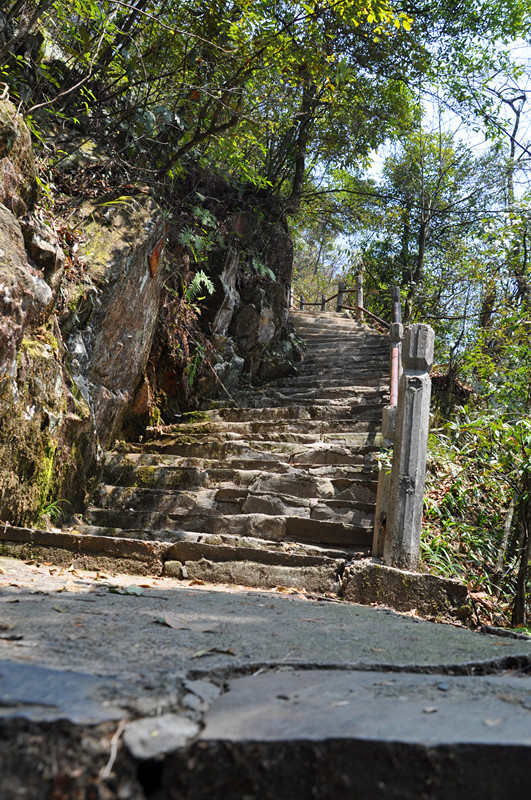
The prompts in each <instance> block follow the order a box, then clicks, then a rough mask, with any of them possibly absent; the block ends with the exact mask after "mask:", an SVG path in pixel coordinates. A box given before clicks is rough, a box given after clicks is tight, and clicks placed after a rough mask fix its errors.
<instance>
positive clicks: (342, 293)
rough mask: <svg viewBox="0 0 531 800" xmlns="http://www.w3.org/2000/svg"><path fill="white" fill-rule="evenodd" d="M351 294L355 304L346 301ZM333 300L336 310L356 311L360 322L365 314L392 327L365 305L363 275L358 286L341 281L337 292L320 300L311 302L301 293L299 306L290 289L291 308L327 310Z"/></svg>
mask: <svg viewBox="0 0 531 800" xmlns="http://www.w3.org/2000/svg"><path fill="white" fill-rule="evenodd" d="M349 295H354V297H355V301H354V303H355V304H354V305H353V306H352V305H349V304H348V303H346V302H345V297H348V296H349ZM398 298H400V290H398ZM332 300H336V301H337V302H336V309H335V310H336V311H339V312H341V311H354V313H355V314H356V319H357V320H358V322H363V319H364V317H365V316H367V317H369V319H371V320H373V321H374V322H376V323H377V324H378V325H380V326H381V327H382V328H385V329H389V328H390V327H391V323H390V322H387V321H386V320H385V319H382V318H381V317H379V316H378V315H377V314H374V313H373V312H372V311H369V309H368V308H365V306H364V305H363V277H362V276H361V275H358V276H357V278H356V286H354V287H352V286H351V287H349V286H347V284H346V283H345V281H339V283H338V286H337V292H336V293H335V294H332V295H330V297H325V296H324V295H321V299H320V300H319V302H310V301H309V300H305V299H304V295H303V294H301V295H300V296H299V299H298V306H295V305H294V303H293V296H292V293H291V290H290V307H291V308H299V309H300V310H301V311H304V309H305V308H307V307H312V308H313V307H319V310H320V311H326V307H327V304H328V303H331V302H332Z"/></svg>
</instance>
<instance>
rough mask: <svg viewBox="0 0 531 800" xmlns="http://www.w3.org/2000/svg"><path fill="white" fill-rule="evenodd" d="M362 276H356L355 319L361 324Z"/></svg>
mask: <svg viewBox="0 0 531 800" xmlns="http://www.w3.org/2000/svg"><path fill="white" fill-rule="evenodd" d="M362 308H363V275H357V276H356V319H357V321H358V322H363V311H362Z"/></svg>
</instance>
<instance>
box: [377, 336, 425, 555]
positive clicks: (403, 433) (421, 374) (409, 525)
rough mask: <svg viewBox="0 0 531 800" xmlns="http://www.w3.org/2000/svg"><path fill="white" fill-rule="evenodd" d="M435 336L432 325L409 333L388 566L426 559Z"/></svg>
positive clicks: (391, 500) (401, 388)
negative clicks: (422, 545) (423, 545)
mask: <svg viewBox="0 0 531 800" xmlns="http://www.w3.org/2000/svg"><path fill="white" fill-rule="evenodd" d="M433 342H434V333H433V330H432V329H431V328H430V326H429V325H422V324H415V325H411V327H410V328H407V329H406V333H405V336H404V340H403V343H402V363H403V366H404V371H403V373H402V377H401V378H400V386H399V392H398V408H397V419H396V430H395V441H394V449H393V466H392V470H391V486H390V492H389V509H388V514H387V530H386V535H385V545H384V564H387V565H388V566H392V567H398V568H400V569H409V570H415V569H417V566H418V560H419V556H420V532H421V527H422V505H423V500H424V482H425V477H426V454H427V450H428V430H429V422H430V394H431V380H430V369H431V367H432V364H433Z"/></svg>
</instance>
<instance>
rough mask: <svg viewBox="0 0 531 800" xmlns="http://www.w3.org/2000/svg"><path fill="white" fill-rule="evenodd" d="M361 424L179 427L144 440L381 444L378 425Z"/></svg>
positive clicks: (149, 442)
mask: <svg viewBox="0 0 531 800" xmlns="http://www.w3.org/2000/svg"><path fill="white" fill-rule="evenodd" d="M360 427H361V430H359V429H358V430H356V429H354V430H353V431H348V430H347V431H338V432H333V433H326V432H323V433H319V432H316V433H297V432H292V431H290V430H289V429H287V430H283V431H280V432H278V433H277V432H275V431H274V429H271V428H270V429H269V430H266V431H264V432H252V433H247V432H245V431H244V432H243V433H240V432H239V431H238V430H236V431H234V430H231V429H228V430H226V431H224V432H218V433H216V432H209V431H208V429H207V428H205V433H204V435H201V432H200V431H197V432H196V431H194V433H193V434H192V435H190V434H187V433H181V432H180V431H179V429H178V428H177V429H175V430H174V431H167V432H166V431H162V432H159V433H158V434H155V435H154V436H153V437H152V438H149V439H148V440H147V441H146V442H145V444H144V447H145V448H151V446H152V445H153V446H155V447H157V448H158V447H162V448H165V449H167V447H173V446H175V445H184V446H186V447H189V448H193V447H195V446H197V445H203V446H205V447H206V446H208V445H210V444H212V445H213V446H217V445H218V444H227V445H228V444H230V443H234V444H239V445H241V446H248V447H251V448H254V447H257V448H261V447H262V445H265V446H266V447H268V446H269V445H275V444H278V443H281V444H292V443H293V444H300V445H302V446H307V447H310V446H313V445H316V444H319V443H320V442H324V443H327V442H340V443H344V444H348V445H350V446H351V447H363V446H364V445H367V444H379V443H380V441H381V435H380V432H379V431H378V429H377V426H375V425H374V424H373V425H368V424H365V425H362V426H360Z"/></svg>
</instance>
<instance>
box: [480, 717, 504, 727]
mask: <svg viewBox="0 0 531 800" xmlns="http://www.w3.org/2000/svg"><path fill="white" fill-rule="evenodd" d="M500 722H501V719H484V720H483V725H486V726H487V728H494V727H496V725H499V724H500Z"/></svg>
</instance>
